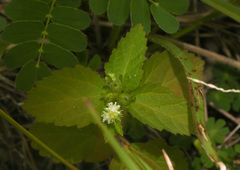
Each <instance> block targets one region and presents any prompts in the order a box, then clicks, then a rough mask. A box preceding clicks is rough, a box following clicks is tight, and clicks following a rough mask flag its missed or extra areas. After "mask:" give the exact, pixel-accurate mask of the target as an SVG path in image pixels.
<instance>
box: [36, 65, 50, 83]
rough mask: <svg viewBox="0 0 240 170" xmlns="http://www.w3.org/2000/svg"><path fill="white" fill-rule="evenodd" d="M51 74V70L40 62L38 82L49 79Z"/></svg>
mask: <svg viewBox="0 0 240 170" xmlns="http://www.w3.org/2000/svg"><path fill="white" fill-rule="evenodd" d="M50 74H51V70H50V69H49V68H48V66H47V65H46V64H45V63H42V62H40V63H39V66H38V67H37V81H39V80H42V79H43V78H44V77H47V76H49V75H50Z"/></svg>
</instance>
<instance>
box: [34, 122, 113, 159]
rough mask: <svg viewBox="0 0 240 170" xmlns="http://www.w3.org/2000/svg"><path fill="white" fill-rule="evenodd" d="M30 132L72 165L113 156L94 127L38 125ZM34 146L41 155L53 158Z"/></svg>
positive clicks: (37, 146)
mask: <svg viewBox="0 0 240 170" xmlns="http://www.w3.org/2000/svg"><path fill="white" fill-rule="evenodd" d="M30 132H31V133H33V134H34V135H35V136H36V137H37V138H38V139H40V140H41V141H42V142H43V143H45V144H46V145H47V146H49V147H50V148H51V149H53V150H54V151H55V152H57V153H58V154H59V155H60V156H62V157H63V158H64V159H66V160H68V161H71V162H72V163H77V162H81V161H83V160H85V161H87V162H100V161H103V160H104V159H106V158H108V157H109V156H110V155H111V154H112V150H111V148H110V146H109V145H108V144H106V143H105V142H104V139H103V137H102V135H101V132H100V131H99V130H98V129H97V127H96V126H94V125H89V126H87V127H84V128H80V129H78V128H77V127H58V126H54V125H53V124H44V123H37V124H34V125H32V126H31V127H30ZM32 146H33V148H35V149H37V150H39V151H40V154H41V155H43V156H48V157H51V155H49V154H48V153H47V152H46V151H45V150H43V149H42V148H41V147H40V146H39V145H37V144H36V143H34V142H33V143H32Z"/></svg>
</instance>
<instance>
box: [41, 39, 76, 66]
mask: <svg viewBox="0 0 240 170" xmlns="http://www.w3.org/2000/svg"><path fill="white" fill-rule="evenodd" d="M42 57H43V58H44V59H45V60H46V61H47V62H48V63H49V64H52V65H54V66H55V67H57V68H64V67H74V66H75V65H76V64H78V61H77V58H76V57H75V56H74V55H73V54H72V53H71V52H69V51H68V50H66V49H64V48H62V47H60V46H57V45H55V44H52V43H48V44H46V45H44V47H43V53H42Z"/></svg>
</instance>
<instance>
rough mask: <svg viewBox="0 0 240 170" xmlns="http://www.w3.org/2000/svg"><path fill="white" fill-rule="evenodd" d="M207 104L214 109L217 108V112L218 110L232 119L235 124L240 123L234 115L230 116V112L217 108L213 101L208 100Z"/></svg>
mask: <svg viewBox="0 0 240 170" xmlns="http://www.w3.org/2000/svg"><path fill="white" fill-rule="evenodd" d="M208 105H209V106H211V107H212V108H214V109H215V110H217V111H218V112H220V113H221V114H223V115H224V116H226V117H227V118H229V119H230V120H232V121H233V122H234V123H236V124H237V125H238V124H240V120H238V119H237V118H235V117H234V116H232V115H231V114H230V113H228V112H226V111H225V110H223V109H219V108H217V107H216V106H215V105H214V104H213V102H209V103H208Z"/></svg>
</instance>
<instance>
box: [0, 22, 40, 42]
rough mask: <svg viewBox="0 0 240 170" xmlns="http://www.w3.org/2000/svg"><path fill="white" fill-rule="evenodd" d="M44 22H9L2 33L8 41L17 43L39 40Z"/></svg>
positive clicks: (3, 37)
mask: <svg viewBox="0 0 240 170" xmlns="http://www.w3.org/2000/svg"><path fill="white" fill-rule="evenodd" d="M43 30H44V24H43V23H42V22H38V21H19V22H14V23H11V24H9V25H8V26H7V27H6V29H5V30H4V32H3V34H2V39H3V40H4V41H6V42H9V43H13V44H17V43H22V42H25V41H33V40H38V39H40V38H41V36H42V31H43Z"/></svg>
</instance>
